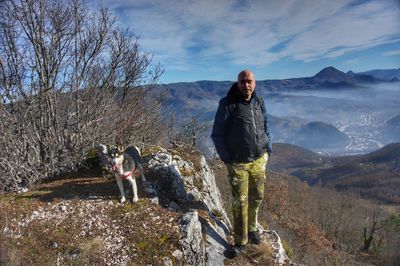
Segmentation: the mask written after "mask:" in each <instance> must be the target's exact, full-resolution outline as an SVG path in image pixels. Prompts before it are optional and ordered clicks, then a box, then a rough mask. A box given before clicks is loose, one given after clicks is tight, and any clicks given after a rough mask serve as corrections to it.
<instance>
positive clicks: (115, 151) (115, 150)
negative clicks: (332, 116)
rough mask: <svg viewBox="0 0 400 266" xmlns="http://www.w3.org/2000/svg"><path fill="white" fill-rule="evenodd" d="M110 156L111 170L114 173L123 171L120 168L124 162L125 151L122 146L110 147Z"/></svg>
mask: <svg viewBox="0 0 400 266" xmlns="http://www.w3.org/2000/svg"><path fill="white" fill-rule="evenodd" d="M108 156H110V162H111V168H112V170H113V171H114V172H117V171H122V170H120V169H119V168H120V167H121V166H122V163H123V161H124V149H123V147H122V146H110V147H109V148H108Z"/></svg>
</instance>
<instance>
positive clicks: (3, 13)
mask: <svg viewBox="0 0 400 266" xmlns="http://www.w3.org/2000/svg"><path fill="white" fill-rule="evenodd" d="M115 22H116V20H115V18H114V17H113V16H111V14H110V12H109V11H108V10H107V9H106V8H101V9H100V10H98V11H91V10H89V8H88V7H87V6H85V4H84V1H82V0H65V1H61V0H55V1H51V0H6V1H2V2H1V3H0V95H1V101H0V121H1V122H0V130H1V136H0V145H1V147H2V149H1V150H0V178H1V179H2V180H1V181H2V182H1V183H2V184H3V185H2V187H1V188H0V189H13V190H15V189H17V188H18V187H20V186H27V185H30V184H32V183H33V182H34V181H36V180H38V179H40V178H44V177H51V176H54V175H56V174H58V173H62V172H65V171H70V170H73V169H75V168H76V167H77V166H78V165H79V163H80V162H82V159H83V158H84V157H85V153H86V151H87V149H88V148H90V147H93V146H94V145H95V144H96V143H98V142H99V141H103V142H113V141H115V140H116V138H117V130H116V124H120V127H125V125H126V124H130V126H133V127H134V125H131V124H132V120H129V119H128V120H124V119H122V118H125V117H130V118H132V119H133V118H135V117H137V116H138V115H137V114H135V112H136V113H138V110H139V109H140V108H142V107H140V105H141V102H142V101H143V99H145V98H146V97H147V95H148V92H149V91H150V89H151V88H152V85H154V84H155V82H156V81H157V79H158V78H159V76H160V75H161V73H162V69H161V68H160V66H155V67H153V68H152V67H151V62H152V57H151V56H150V55H149V54H147V53H142V52H141V51H140V50H139V44H138V38H137V37H136V36H135V35H133V34H131V33H130V32H129V31H128V30H122V29H119V28H117V27H116V25H115ZM158 105H159V104H158V103H156V104H155V105H154V106H156V107H157V106H158ZM150 106H152V105H151V104H150V105H149V107H150ZM142 110H143V111H142V116H146V114H145V113H146V112H151V111H154V110H151V108H147V109H143V108H142ZM155 111H158V110H155ZM136 122H137V120H136ZM138 123H139V124H140V122H138ZM143 123H149V121H148V120H147V121H146V122H143ZM139 124H136V126H137V127H138V125H139ZM140 126H143V124H140ZM126 138H128V139H129V138H130V136H129V134H128V136H126Z"/></svg>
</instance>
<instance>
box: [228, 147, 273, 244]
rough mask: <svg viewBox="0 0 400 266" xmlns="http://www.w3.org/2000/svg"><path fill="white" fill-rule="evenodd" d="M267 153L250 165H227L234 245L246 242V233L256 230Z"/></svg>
mask: <svg viewBox="0 0 400 266" xmlns="http://www.w3.org/2000/svg"><path fill="white" fill-rule="evenodd" d="M267 161H268V153H265V154H264V155H263V156H261V157H260V158H258V159H257V160H255V161H253V162H250V163H232V164H228V165H227V168H228V172H229V181H230V183H231V187H232V196H233V203H232V211H233V230H234V241H235V245H245V244H247V242H248V237H247V235H248V232H253V231H256V230H257V216H258V209H259V207H260V205H261V202H262V199H263V196H264V181H265V179H266V171H265V170H266V164H267Z"/></svg>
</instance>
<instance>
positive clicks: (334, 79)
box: [313, 66, 351, 83]
mask: <svg viewBox="0 0 400 266" xmlns="http://www.w3.org/2000/svg"><path fill="white" fill-rule="evenodd" d="M350 79H351V75H348V74H346V73H344V72H342V71H340V70H338V69H336V68H334V67H333V66H329V67H326V68H324V69H322V70H321V71H320V72H318V74H316V75H315V76H314V77H313V80H314V81H317V82H326V81H327V82H331V83H338V82H343V81H346V82H349V81H350Z"/></svg>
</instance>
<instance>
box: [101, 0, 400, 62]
mask: <svg viewBox="0 0 400 266" xmlns="http://www.w3.org/2000/svg"><path fill="white" fill-rule="evenodd" d="M108 1H109V2H108V4H110V6H111V9H112V10H114V12H115V14H116V15H117V16H119V17H120V23H121V24H122V26H130V28H132V29H133V30H134V31H135V33H136V34H139V35H140V36H141V39H140V44H141V45H142V46H143V47H144V48H145V50H147V51H149V52H152V53H154V55H155V59H156V60H159V61H161V63H162V64H164V65H168V68H172V69H186V70H188V69H189V68H190V66H193V65H204V66H207V65H210V64H218V63H225V64H237V65H247V66H251V65H254V66H257V65H266V64H269V63H271V62H275V61H278V60H280V59H282V58H285V57H289V58H292V59H295V60H302V61H312V60H316V59H319V58H324V57H325V58H334V57H338V56H340V55H343V54H346V53H350V52H352V51H360V50H364V49H367V48H370V47H374V46H377V45H380V44H386V43H389V42H393V41H397V42H399V41H400V31H399V29H400V19H399V17H400V4H399V3H398V1H397V0H384V1H365V2H363V3H360V4H358V5H354V4H352V3H353V2H354V1H351V0H337V1H331V0H323V1H314V0H305V1H300V0H298V1H264V0H258V1H256V0H253V1H248V2H247V3H244V2H243V1H239V0H236V1H235V0H219V1H215V0H202V1H196V0H189V1H183V0H182V1H178V0H171V1H164V0H135V1H124V0H119V1H111V0H108ZM243 3H244V4H243Z"/></svg>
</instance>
